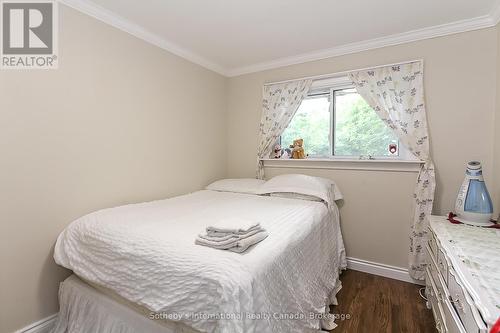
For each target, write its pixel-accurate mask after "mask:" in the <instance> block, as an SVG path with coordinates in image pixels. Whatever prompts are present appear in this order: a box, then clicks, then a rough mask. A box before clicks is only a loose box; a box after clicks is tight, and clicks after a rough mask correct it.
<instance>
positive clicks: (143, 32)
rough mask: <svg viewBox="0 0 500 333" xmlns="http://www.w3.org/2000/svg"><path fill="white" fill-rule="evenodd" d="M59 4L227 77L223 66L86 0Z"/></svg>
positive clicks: (72, 0)
mask: <svg viewBox="0 0 500 333" xmlns="http://www.w3.org/2000/svg"><path fill="white" fill-rule="evenodd" d="M58 2H59V3H61V4H64V5H66V6H68V7H71V8H73V9H75V10H77V11H79V12H82V13H84V14H86V15H89V16H91V17H93V18H95V19H97V20H99V21H101V22H104V23H106V24H108V25H111V26H113V27H115V28H117V29H119V30H122V31H124V32H126V33H129V34H130V35H132V36H134V37H137V38H139V39H142V40H144V41H146V42H148V43H150V44H153V45H155V46H157V47H159V48H161V49H164V50H165V51H168V52H170V53H172V54H175V55H176V56H179V57H181V58H183V59H186V60H188V61H190V62H192V63H194V64H197V65H199V66H202V67H204V68H206V69H209V70H211V71H213V72H216V73H218V74H220V75H222V76H225V77H227V76H228V70H227V69H226V68H224V67H223V66H221V65H219V64H216V63H214V62H211V61H210V60H208V59H206V58H204V57H202V56H200V55H198V54H195V53H193V52H191V51H188V50H186V49H184V48H182V47H180V46H178V45H176V44H174V43H172V42H170V41H168V40H166V39H164V38H162V37H160V36H158V35H156V34H154V33H152V32H150V31H148V30H147V29H145V28H144V27H142V26H140V25H138V24H136V23H134V22H132V21H130V20H128V19H126V18H124V17H121V16H119V15H117V14H115V13H114V12H112V11H110V10H108V9H106V8H103V7H101V6H99V5H97V4H95V3H94V2H92V1H88V0H58Z"/></svg>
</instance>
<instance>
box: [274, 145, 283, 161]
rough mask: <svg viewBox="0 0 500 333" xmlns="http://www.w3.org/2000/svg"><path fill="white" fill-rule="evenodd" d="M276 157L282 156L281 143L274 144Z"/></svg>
mask: <svg viewBox="0 0 500 333" xmlns="http://www.w3.org/2000/svg"><path fill="white" fill-rule="evenodd" d="M273 151H274V158H281V154H282V150H281V145H279V144H277V145H275V146H274V150H273Z"/></svg>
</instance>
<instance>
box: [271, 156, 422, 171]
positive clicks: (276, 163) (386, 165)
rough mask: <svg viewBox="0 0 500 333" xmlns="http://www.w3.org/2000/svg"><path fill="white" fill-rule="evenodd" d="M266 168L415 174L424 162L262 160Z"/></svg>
mask: <svg viewBox="0 0 500 333" xmlns="http://www.w3.org/2000/svg"><path fill="white" fill-rule="evenodd" d="M262 161H263V162H264V167H265V168H290V169H330V170H361V171H389V172H415V173H418V172H419V171H420V167H421V165H422V164H423V163H424V162H423V161H411V160H384V159H379V160H357V159H343V158H335V159H334V158H308V159H303V160H296V159H273V158H265V159H262Z"/></svg>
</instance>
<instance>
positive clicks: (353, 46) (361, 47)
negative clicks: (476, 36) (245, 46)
mask: <svg viewBox="0 0 500 333" xmlns="http://www.w3.org/2000/svg"><path fill="white" fill-rule="evenodd" d="M493 12H496V13H497V14H498V17H499V19H500V7H496V8H495V10H494V11H493ZM493 12H492V14H493ZM497 22H498V21H495V19H494V18H493V16H492V15H484V16H480V17H476V18H472V19H467V20H462V21H456V22H452V23H447V24H442V25H436V26H432V27H428V28H423V29H418V30H412V31H408V32H404V33H400V34H394V35H389V36H385V37H380V38H375V39H369V40H364V41H361V42H356V43H350V44H345V45H340V46H336V47H332V48H328V49H323V50H317V51H313V52H308V53H303V54H299V55H296V56H291V57H284V58H280V59H276V60H273V61H269V62H262V63H258V64H255V65H250V66H245V67H239V68H234V69H231V70H229V71H228V72H227V75H228V76H229V77H234V76H239V75H244V74H250V73H255V72H261V71H264V70H270V69H274V68H279V67H285V66H290V65H296V64H302V63H306V62H310V61H316V60H321V59H326V58H331V57H338V56H342V55H346V54H352V53H357V52H362V51H368V50H373V49H379V48H382V47H387V46H394V45H400V44H405V43H410V42H415V41H419V40H424V39H429V38H435V37H442V36H447V35H452V34H457V33H461V32H466V31H473V30H478V29H484V28H489V27H492V26H495V25H496V24H497Z"/></svg>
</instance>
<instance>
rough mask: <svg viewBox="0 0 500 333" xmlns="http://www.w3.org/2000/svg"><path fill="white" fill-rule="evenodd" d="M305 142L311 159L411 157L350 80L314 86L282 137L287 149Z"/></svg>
mask: <svg viewBox="0 0 500 333" xmlns="http://www.w3.org/2000/svg"><path fill="white" fill-rule="evenodd" d="M325 83H326V84H325ZM296 138H302V139H304V149H305V151H306V153H307V154H308V155H309V157H317V158H329V157H332V156H336V157H344V158H360V157H364V158H370V157H371V158H400V159H406V158H407V157H408V156H410V154H408V153H407V151H406V150H405V149H403V147H400V145H399V141H398V139H397V138H396V136H395V135H394V134H393V133H392V131H391V130H390V129H389V128H388V127H387V126H386V125H385V124H384V123H383V122H382V120H380V118H379V116H378V115H377V114H376V113H375V111H373V109H372V108H371V107H370V106H369V105H368V104H367V103H366V101H365V100H364V99H363V98H362V97H361V96H360V95H359V94H358V93H357V91H356V89H355V88H353V87H352V85H351V84H350V83H349V82H348V81H347V78H342V79H340V80H339V79H338V78H337V79H335V81H333V82H332V80H331V79H330V80H327V82H323V83H322V84H316V87H315V85H314V84H313V87H312V88H311V92H310V93H309V96H308V97H307V98H306V99H304V101H302V104H301V105H300V107H299V109H298V110H297V113H296V114H295V116H294V117H293V119H292V121H291V122H290V125H289V126H288V128H287V129H286V130H285V131H284V132H283V134H282V136H281V145H282V146H283V147H284V148H286V147H288V146H289V145H291V144H292V142H293V140H294V139H296Z"/></svg>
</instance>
